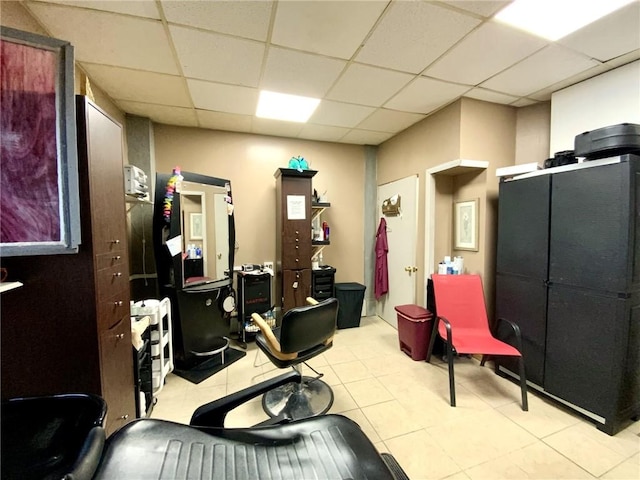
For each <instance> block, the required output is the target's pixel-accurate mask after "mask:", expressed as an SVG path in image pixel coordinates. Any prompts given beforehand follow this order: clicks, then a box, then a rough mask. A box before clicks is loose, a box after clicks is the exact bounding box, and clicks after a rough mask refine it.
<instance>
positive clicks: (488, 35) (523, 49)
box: [424, 22, 547, 85]
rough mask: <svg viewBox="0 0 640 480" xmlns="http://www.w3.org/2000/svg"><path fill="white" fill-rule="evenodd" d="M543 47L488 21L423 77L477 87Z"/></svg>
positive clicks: (537, 40) (541, 42) (538, 40)
mask: <svg viewBox="0 0 640 480" xmlns="http://www.w3.org/2000/svg"><path fill="white" fill-rule="evenodd" d="M545 45H547V42H546V41H544V40H543V39H541V38H538V37H535V36H533V35H529V34H528V33H525V32H523V31H520V30H516V29H514V28H511V27H508V26H506V25H503V24H500V23H495V22H488V23H485V24H484V25H482V26H480V27H479V28H478V29H477V30H474V31H473V32H471V33H470V34H469V35H467V36H466V37H465V38H464V39H463V40H462V41H461V42H460V43H458V44H457V45H456V46H455V47H453V49H452V50H451V51H449V52H447V54H446V55H444V56H442V57H441V58H440V59H439V60H437V61H436V62H435V63H434V64H433V65H432V66H430V67H429V68H428V69H427V70H426V71H425V73H424V74H425V75H428V76H430V77H436V78H441V79H446V80H448V81H450V82H458V83H465V84H467V85H478V84H479V83H481V82H483V81H485V80H486V79H487V78H489V77H492V76H493V75H495V74H496V73H499V72H501V71H502V70H504V69H505V68H507V67H510V66H511V65H513V64H514V63H516V62H519V61H520V60H522V59H523V58H525V57H528V56H529V55H531V54H532V53H534V52H535V51H537V50H540V49H541V48H542V47H544V46H545Z"/></svg>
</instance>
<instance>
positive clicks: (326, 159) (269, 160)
mask: <svg viewBox="0 0 640 480" xmlns="http://www.w3.org/2000/svg"><path fill="white" fill-rule="evenodd" d="M154 130H155V148H156V168H157V170H158V172H162V173H169V172H171V170H172V169H173V168H174V167H175V166H176V165H179V166H180V167H181V168H182V170H184V171H188V172H194V173H200V174H203V175H209V176H213V177H220V178H226V179H229V180H231V187H232V189H233V201H234V205H235V215H236V239H237V251H236V265H240V264H242V263H262V262H264V261H274V260H275V235H276V232H275V203H276V197H275V184H276V182H275V178H274V176H273V174H274V173H275V172H276V170H277V169H278V168H281V167H287V164H288V162H289V159H290V158H291V157H292V156H298V155H301V156H303V157H304V158H305V159H306V160H307V161H308V162H309V164H310V168H311V169H312V170H317V171H318V173H317V174H316V176H315V177H313V188H315V189H316V190H317V191H318V192H319V193H323V192H324V191H325V190H326V191H327V196H328V200H329V202H331V208H329V209H328V210H326V212H325V213H324V214H323V221H326V222H327V223H328V224H329V228H330V229H331V245H330V246H328V247H326V248H325V249H324V251H323V257H324V262H325V263H327V264H329V265H332V266H334V267H335V268H336V269H337V273H336V281H338V282H360V283H362V282H363V280H364V247H363V243H362V238H363V235H364V148H363V147H361V146H356V145H343V144H335V143H327V142H313V141H306V140H295V139H287V138H278V137H267V136H260V135H250V134H244V133H232V132H221V131H215V130H204V129H197V128H185V127H173V126H168V125H155V127H154ZM309 234H311V232H309Z"/></svg>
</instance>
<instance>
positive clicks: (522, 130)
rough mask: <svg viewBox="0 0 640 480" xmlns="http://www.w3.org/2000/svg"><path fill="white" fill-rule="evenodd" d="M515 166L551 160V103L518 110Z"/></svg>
mask: <svg viewBox="0 0 640 480" xmlns="http://www.w3.org/2000/svg"><path fill="white" fill-rule="evenodd" d="M516 126H517V131H516V158H515V164H516V165H519V164H521V163H532V162H537V163H539V164H540V165H542V163H543V162H544V161H545V160H546V159H547V158H549V142H550V135H551V102H545V103H538V104H536V105H531V106H529V107H522V108H519V109H518V110H517V121H516Z"/></svg>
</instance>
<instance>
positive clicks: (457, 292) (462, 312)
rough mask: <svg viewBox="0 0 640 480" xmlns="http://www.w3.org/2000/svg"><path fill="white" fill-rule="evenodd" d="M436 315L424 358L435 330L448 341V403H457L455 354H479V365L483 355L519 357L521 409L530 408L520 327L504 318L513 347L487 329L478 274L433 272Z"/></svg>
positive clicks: (428, 354)
mask: <svg viewBox="0 0 640 480" xmlns="http://www.w3.org/2000/svg"><path fill="white" fill-rule="evenodd" d="M431 278H432V279H433V290H434V294H435V303H436V310H437V317H436V319H435V321H434V323H433V333H432V335H431V340H430V342H429V350H428V351H427V359H426V361H427V362H429V361H430V360H431V353H432V351H433V345H434V341H435V338H436V332H437V333H438V335H440V337H441V338H442V340H443V341H444V342H446V344H447V362H448V364H449V394H450V400H451V406H452V407H455V406H456V391H455V381H454V374H453V356H454V354H471V355H473V354H482V355H483V357H482V362H481V365H483V366H484V362H485V359H486V357H489V356H490V357H495V356H510V357H518V364H519V370H520V371H519V374H520V389H521V391H522V410H524V411H527V410H528V409H529V406H528V403H527V379H526V377H525V371H524V360H523V358H522V353H521V351H522V339H521V336H520V328H519V327H518V326H517V325H516V324H514V323H513V322H510V321H509V320H505V319H502V318H501V319H498V322H499V323H501V322H505V323H506V324H507V325H509V326H510V327H511V328H512V330H513V333H514V336H515V344H516V346H512V345H509V344H508V343H505V342H503V341H501V340H498V339H497V338H495V337H494V336H493V334H492V333H491V330H489V321H488V319H487V310H486V307H485V304H484V292H483V290H482V280H481V279H480V276H479V275H435V274H434V275H432V276H431Z"/></svg>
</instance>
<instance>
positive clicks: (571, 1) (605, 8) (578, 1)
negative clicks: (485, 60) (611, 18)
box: [494, 0, 636, 41]
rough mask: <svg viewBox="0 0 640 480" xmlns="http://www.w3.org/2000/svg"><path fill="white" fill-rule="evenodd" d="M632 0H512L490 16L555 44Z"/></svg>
mask: <svg viewBox="0 0 640 480" xmlns="http://www.w3.org/2000/svg"><path fill="white" fill-rule="evenodd" d="M633 1H636V0H606V1H605V0H589V1H584V0H515V1H514V2H512V3H511V4H509V5H508V6H507V7H505V8H504V9H503V10H501V11H500V12H498V14H497V15H496V16H495V17H494V18H495V19H496V20H498V21H500V22H504V23H506V24H507V25H511V26H512V27H515V28H520V29H522V30H525V31H527V32H531V33H533V34H534V35H538V36H540V37H542V38H546V39H547V40H551V41H555V40H558V39H560V38H562V37H565V36H566V35H568V34H570V33H572V32H575V31H576V30H579V29H580V28H582V27H584V26H586V25H588V24H590V23H592V22H594V21H596V20H598V19H599V18H602V17H604V16H605V15H608V14H610V13H611V12H614V11H616V10H618V9H619V8H621V7H623V6H624V5H627V4H629V3H631V2H633Z"/></svg>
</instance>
